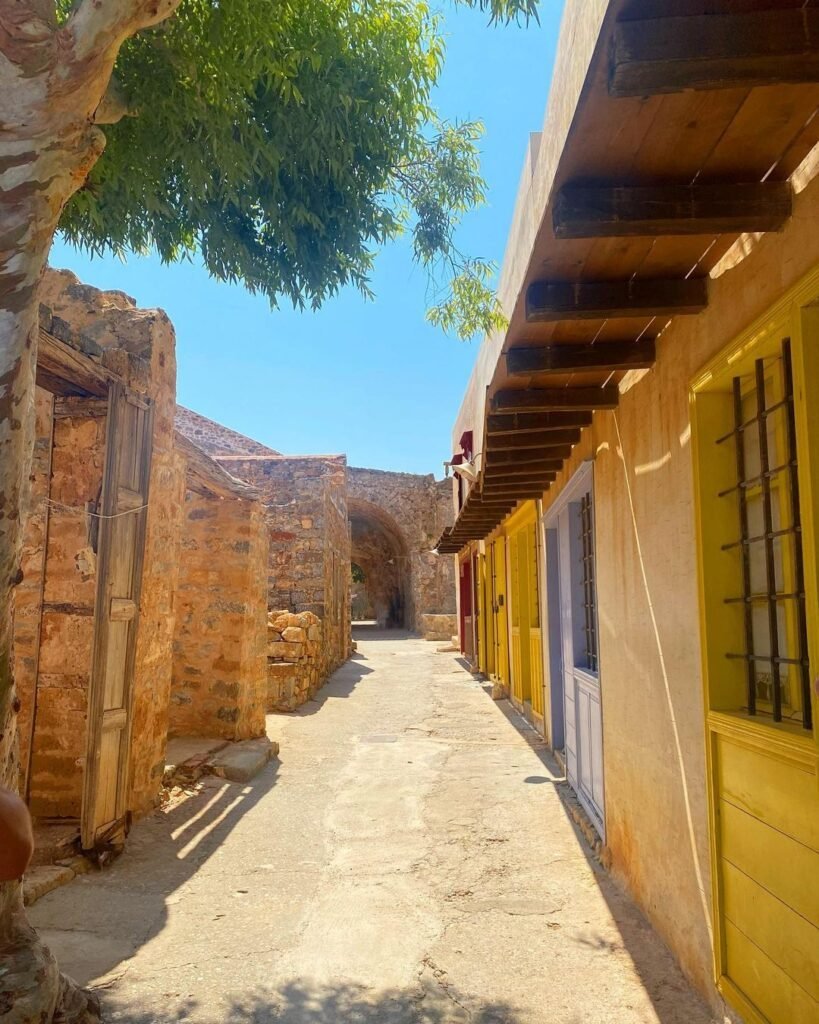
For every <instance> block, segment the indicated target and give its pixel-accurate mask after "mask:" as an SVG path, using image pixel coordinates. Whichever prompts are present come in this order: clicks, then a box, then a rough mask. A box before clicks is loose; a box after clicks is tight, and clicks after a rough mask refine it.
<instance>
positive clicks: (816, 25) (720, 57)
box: [609, 0, 819, 96]
mask: <svg viewBox="0 0 819 1024" xmlns="http://www.w3.org/2000/svg"><path fill="white" fill-rule="evenodd" d="M770 6H771V9H770V10H767V11H747V12H739V11H738V12H736V13H733V14H700V15H689V16H677V17H671V18H648V19H645V20H640V21H621V22H618V24H617V25H616V26H615V29H614V39H613V44H612V49H611V58H610V64H609V93H610V94H611V95H612V96H653V95H655V94H657V93H671V92H681V91H682V90H684V89H733V88H743V89H752V88H755V87H756V86H759V85H778V84H780V83H798V82H819V10H816V9H808V8H804V7H802V8H799V9H796V8H793V9H790V10H782V8H781V7H777V5H776V3H775V2H773V0H772V2H771V5H770Z"/></svg>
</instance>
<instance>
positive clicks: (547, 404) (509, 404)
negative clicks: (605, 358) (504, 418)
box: [492, 384, 620, 412]
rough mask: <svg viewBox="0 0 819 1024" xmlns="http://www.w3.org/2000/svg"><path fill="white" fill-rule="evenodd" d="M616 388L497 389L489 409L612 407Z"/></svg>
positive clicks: (616, 400) (612, 386) (616, 397)
mask: <svg viewBox="0 0 819 1024" xmlns="http://www.w3.org/2000/svg"><path fill="white" fill-rule="evenodd" d="M619 399H620V391H619V389H618V387H617V385H616V384H606V386H605V387H596V388H595V387H586V388H527V389H526V390H525V391H509V390H507V391H498V392H497V394H496V395H495V396H494V398H493V399H492V408H493V409H529V410H534V411H539V412H543V411H545V410H547V409H616V408H617V403H618V401H619Z"/></svg>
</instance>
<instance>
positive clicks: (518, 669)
mask: <svg viewBox="0 0 819 1024" xmlns="http://www.w3.org/2000/svg"><path fill="white" fill-rule="evenodd" d="M528 533H529V531H528V528H527V527H523V528H521V529H519V530H516V531H515V532H514V533H513V534H512V535H511V537H510V538H509V547H510V557H511V559H512V561H511V572H510V583H511V591H512V593H511V602H512V603H511V617H512V694H513V696H514V697H515V698H516V699H517V700H518V701H520V702H521V704H523V703H525V702H526V701H528V700H531V670H530V661H531V651H530V647H529V643H530V636H529V628H530V626H529V615H530V612H529V565H528V554H529V552H528V547H529V545H528Z"/></svg>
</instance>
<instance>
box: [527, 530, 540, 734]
mask: <svg viewBox="0 0 819 1024" xmlns="http://www.w3.org/2000/svg"><path fill="white" fill-rule="evenodd" d="M537 532H538V530H537V524H536V523H530V524H529V525H528V526H527V527H526V590H527V600H526V606H527V610H528V613H529V699H530V700H531V702H532V711H533V712H534V713H535V715H537V716H538V717H539V718H540V719H542V718H543V640H542V637H541V632H540V595H539V593H538V553H537V547H538V545H537Z"/></svg>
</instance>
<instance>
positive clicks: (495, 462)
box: [486, 448, 563, 469]
mask: <svg viewBox="0 0 819 1024" xmlns="http://www.w3.org/2000/svg"><path fill="white" fill-rule="evenodd" d="M544 459H547V460H551V461H552V462H554V463H562V462H563V459H560V458H556V457H554V456H553V455H552V453H551V451H550V450H549V449H547V450H546V451H541V450H540V449H538V448H523V449H521V450H520V451H518V450H517V449H515V448H511V449H509V450H508V451H499V452H496V451H490V452H487V454H486V468H487V469H497V468H499V467H502V466H518V465H521V464H525V463H538V462H542V461H543V460H544Z"/></svg>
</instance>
